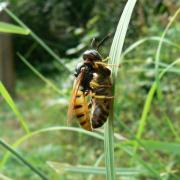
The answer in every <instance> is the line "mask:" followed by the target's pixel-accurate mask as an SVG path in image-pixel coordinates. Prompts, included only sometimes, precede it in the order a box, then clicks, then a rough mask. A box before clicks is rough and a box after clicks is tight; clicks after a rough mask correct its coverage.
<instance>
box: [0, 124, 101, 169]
mask: <svg viewBox="0 0 180 180" xmlns="http://www.w3.org/2000/svg"><path fill="white" fill-rule="evenodd" d="M53 131H72V132H78V133H83V134H85V135H88V136H91V137H94V138H97V139H99V140H101V141H103V140H104V137H103V136H101V135H100V134H97V133H95V132H89V131H86V130H84V129H81V128H74V127H64V126H55V127H49V128H45V129H39V130H37V131H33V132H30V133H29V134H26V135H25V136H23V137H21V138H20V139H18V140H17V141H16V142H15V143H14V144H13V145H12V147H13V148H16V147H18V146H19V145H20V144H22V143H23V142H25V141H27V140H28V139H30V138H32V137H34V136H36V135H38V134H41V133H46V132H53ZM9 156H10V154H9V152H7V153H5V155H4V156H3V158H2V161H1V162H0V169H2V168H3V166H4V165H5V163H6V161H7V160H8V158H9Z"/></svg>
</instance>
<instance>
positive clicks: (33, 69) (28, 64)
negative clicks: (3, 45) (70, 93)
mask: <svg viewBox="0 0 180 180" xmlns="http://www.w3.org/2000/svg"><path fill="white" fill-rule="evenodd" d="M17 55H18V57H19V58H20V60H21V61H22V62H23V63H24V64H25V65H26V66H28V67H29V69H30V70H31V71H32V72H33V73H34V74H36V75H37V76H38V77H39V78H40V79H41V80H42V81H44V82H45V83H46V84H47V85H48V86H49V87H51V88H52V89H53V90H54V91H56V92H57V93H59V94H60V95H64V94H63V93H62V92H61V91H60V90H59V89H58V87H57V86H55V85H54V84H53V83H52V82H51V81H50V80H49V79H47V78H46V77H44V76H43V75H42V74H41V73H40V72H39V71H37V70H36V69H35V68H34V67H33V66H32V65H31V64H30V63H29V62H28V61H27V60H26V59H25V58H24V56H22V55H21V54H20V53H17Z"/></svg>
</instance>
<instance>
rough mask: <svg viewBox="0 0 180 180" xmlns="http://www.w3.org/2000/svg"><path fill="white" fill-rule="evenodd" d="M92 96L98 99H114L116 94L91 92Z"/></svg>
mask: <svg viewBox="0 0 180 180" xmlns="http://www.w3.org/2000/svg"><path fill="white" fill-rule="evenodd" d="M90 96H91V97H93V98H97V99H113V98H114V96H103V95H96V94H95V93H91V94H90Z"/></svg>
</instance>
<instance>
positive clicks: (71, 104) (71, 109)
mask: <svg viewBox="0 0 180 180" xmlns="http://www.w3.org/2000/svg"><path fill="white" fill-rule="evenodd" d="M83 75H84V71H81V73H80V74H79V75H78V77H77V78H76V79H75V81H74V85H73V90H72V95H71V100H70V102H69V107H68V112H67V117H68V124H71V120H72V115H73V112H74V105H75V100H76V96H77V93H78V90H79V87H80V84H81V81H82V79H83Z"/></svg>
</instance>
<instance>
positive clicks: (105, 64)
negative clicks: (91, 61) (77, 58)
mask: <svg viewBox="0 0 180 180" xmlns="http://www.w3.org/2000/svg"><path fill="white" fill-rule="evenodd" d="M95 64H96V65H98V64H100V65H104V66H116V67H121V65H117V64H107V63H104V62H95Z"/></svg>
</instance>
